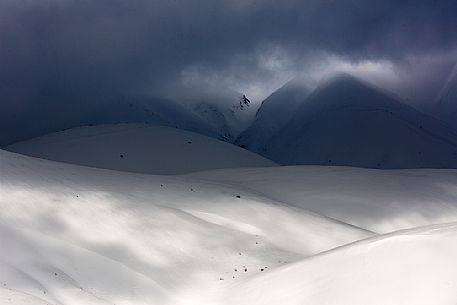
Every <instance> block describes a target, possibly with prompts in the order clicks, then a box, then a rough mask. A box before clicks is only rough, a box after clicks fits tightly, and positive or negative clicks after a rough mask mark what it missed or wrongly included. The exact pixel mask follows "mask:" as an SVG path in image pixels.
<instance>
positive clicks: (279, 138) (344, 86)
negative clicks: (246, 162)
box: [0, 74, 457, 168]
mask: <svg viewBox="0 0 457 305" xmlns="http://www.w3.org/2000/svg"><path fill="white" fill-rule="evenodd" d="M455 98H457V93H456V92H455V88H454V87H453V86H452V85H451V86H449V90H447V91H446V92H445V94H444V95H443V100H442V101H440V103H439V109H438V113H437V114H436V115H437V116H438V117H441V118H442V119H443V121H440V120H439V119H436V118H434V117H432V116H431V115H427V114H424V113H422V112H420V111H418V110H416V109H415V108H413V107H411V106H408V105H406V104H404V103H403V102H402V101H401V100H400V99H399V98H398V97H396V96H394V95H393V94H391V93H389V92H386V91H384V90H382V89H380V88H377V87H375V86H373V85H371V84H368V83H366V82H364V81H362V80H360V79H357V78H355V77H353V76H351V75H348V74H339V75H336V76H334V77H332V78H330V79H327V80H325V81H323V82H322V83H321V84H320V85H319V86H318V87H317V88H316V89H314V90H313V91H311V90H310V89H309V88H308V86H307V85H306V84H305V83H304V82H303V81H300V80H299V79H293V80H291V81H289V82H288V83H286V84H285V85H284V86H283V87H281V88H280V89H278V90H277V91H275V92H274V93H272V94H271V95H270V96H269V97H268V98H266V99H265V100H264V101H263V102H262V104H261V105H260V107H258V106H256V105H251V104H250V101H249V99H248V98H247V97H245V96H244V95H243V94H241V93H239V92H236V91H233V90H228V89H227V90H209V89H208V91H207V92H200V93H198V92H192V90H189V93H188V94H186V95H184V97H181V98H170V99H165V98H153V97H144V96H136V97H129V98H127V97H125V98H119V99H116V100H112V101H110V102H106V103H101V104H88V103H86V104H85V106H84V107H82V106H81V107H80V108H77V106H75V105H73V106H72V107H73V108H71V107H67V108H65V107H62V105H54V106H55V107H54V106H53V105H51V104H46V105H44V106H43V109H35V110H33V111H32V110H29V111H27V112H26V114H25V115H24V116H23V117H20V118H15V117H8V116H7V115H5V114H4V115H1V114H0V118H1V119H2V120H0V130H1V132H0V146H2V147H4V146H6V145H8V144H12V143H16V142H19V141H22V140H25V139H30V138H33V137H36V136H40V135H44V134H47V133H52V132H56V131H60V130H63V129H67V128H73V127H78V126H82V125H99V124H112V123H148V124H151V125H159V126H168V127H175V128H179V129H184V130H188V131H193V132H196V133H200V134H203V135H206V136H209V137H213V138H216V139H219V140H223V141H226V142H231V143H234V144H236V145H238V146H240V147H242V148H246V149H248V150H250V151H252V152H255V153H258V154H260V155H262V156H264V157H266V158H268V159H270V160H272V161H275V162H276V163H279V164H283V165H293V164H314V165H344V166H357V167H368V168H457V132H456V131H454V130H457V124H452V123H453V120H452V118H453V117H454V115H455V114H456V113H457V106H455V103H454V102H452V101H453V100H454V99H455ZM178 100H179V101H178ZM74 107H76V108H74ZM50 118H52V119H50Z"/></svg>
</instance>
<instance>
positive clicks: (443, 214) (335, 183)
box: [192, 166, 457, 233]
mask: <svg viewBox="0 0 457 305" xmlns="http://www.w3.org/2000/svg"><path fill="white" fill-rule="evenodd" d="M192 177H198V178H201V179H207V180H208V181H218V182H220V183H224V184H229V185H233V186H236V187H242V188H244V189H245V190H246V191H250V192H256V193H258V194H261V195H263V196H266V197H268V198H271V199H273V200H276V201H279V202H284V203H287V204H289V205H291V206H295V207H298V208H302V209H306V210H309V211H313V212H315V213H318V214H320V215H326V216H328V217H331V218H333V219H337V220H340V221H342V222H345V223H349V224H353V225H356V226H358V227H362V228H365V229H367V230H370V231H373V232H377V233H387V232H391V231H395V230H400V229H407V228H413V227H417V226H424V225H429V224H434V223H444V222H452V221H457V171H456V170H431V169H411V170H375V169H363V168H351V167H342V166H339V167H332V166H282V167H273V168H257V169H255V168H253V169H236V170H235V169H232V170H216V171H210V172H204V173H195V174H192Z"/></svg>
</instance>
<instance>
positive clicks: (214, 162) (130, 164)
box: [6, 124, 275, 174]
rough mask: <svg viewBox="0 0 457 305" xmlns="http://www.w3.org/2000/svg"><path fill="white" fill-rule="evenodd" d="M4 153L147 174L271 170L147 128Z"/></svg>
mask: <svg viewBox="0 0 457 305" xmlns="http://www.w3.org/2000/svg"><path fill="white" fill-rule="evenodd" d="M6 149H7V150H9V151H14V152H20V153H23V154H26V155H30V156H34V157H40V158H44V159H48V160H54V161H61V162H67V163H73V164H79V165H86V166H93V167H99V168H107V169H114V170H122V171H130V172H137V173H148V174H177V173H188V172H193V171H200V170H208V169H216V168H232V167H259V166H273V165H275V163H274V162H272V161H270V160H267V159H265V158H263V157H261V156H259V155H256V154H254V153H252V152H249V151H247V150H244V149H241V148H239V147H237V146H235V145H232V144H229V143H225V142H222V141H218V140H216V139H213V138H209V137H206V136H203V135H199V134H196V133H192V132H189V131H184V130H180V129H176V128H170V127H165V126H154V125H148V124H111V125H97V126H84V127H79V128H73V129H69V130H65V131H61V132H57V133H53V134H48V135H45V136H42V137H38V138H34V139H31V140H27V141H23V142H19V143H16V144H13V145H11V146H8V147H6Z"/></svg>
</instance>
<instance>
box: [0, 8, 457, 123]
mask: <svg viewBox="0 0 457 305" xmlns="http://www.w3.org/2000/svg"><path fill="white" fill-rule="evenodd" d="M456 61H457V1H456V0H448V1H446V0H425V1H421V0H411V1H400V0H392V1H386V0H384V1H381V0H380V1H369V0H363V1H362V0H353V1H349V0H347V1H346V0H307V1H306V0H281V1H278V0H264V1H261V0H231V1H217V0H174V1H165V0H160V1H159V0H80V1H76V0H75V1H73V0H1V1H0V103H1V109H0V110H1V111H3V112H4V113H14V114H20V113H21V112H22V111H26V110H27V109H30V107H33V106H35V107H36V105H40V104H45V103H51V101H56V100H58V101H60V103H62V104H63V105H64V104H65V103H81V102H82V101H91V102H95V101H101V100H109V99H111V98H115V97H116V96H120V95H122V96H129V95H130V94H132V93H141V94H151V95H172V94H177V95H179V92H180V90H179V88H180V87H182V86H197V87H198V86H203V87H205V86H206V87H212V88H218V87H229V88H232V89H235V90H238V91H240V92H243V93H246V94H247V95H248V96H250V97H251V98H252V99H253V100H255V101H260V100H261V99H262V98H263V97H265V96H267V95H268V94H270V93H271V92H272V91H273V90H275V89H276V88H278V87H279V86H281V85H282V84H283V83H284V82H286V81H287V80H289V79H290V78H292V77H294V76H297V75H302V76H304V77H305V78H306V79H307V80H308V81H309V83H310V84H311V85H313V84H315V83H316V81H318V80H319V79H320V78H321V77H322V76H324V75H326V74H328V73H331V72H332V71H335V70H342V71H348V72H351V73H354V74H356V75H358V76H361V77H364V78H366V79H368V80H370V81H372V82H375V83H376V84H378V85H380V86H382V87H385V88H387V89H389V90H392V91H394V92H396V93H398V94H400V95H401V96H402V97H403V98H405V99H407V100H410V101H412V102H421V103H422V102H425V101H430V103H431V102H432V101H433V100H434V99H435V98H436V96H437V95H438V94H439V91H440V90H441V88H442V86H443V84H444V83H445V81H446V79H447V78H448V76H449V74H451V71H452V69H453V67H454V65H455V63H456ZM62 107H64V106H62Z"/></svg>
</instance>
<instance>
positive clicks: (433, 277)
mask: <svg viewBox="0 0 457 305" xmlns="http://www.w3.org/2000/svg"><path fill="white" fill-rule="evenodd" d="M444 135H446V134H444ZM437 141H438V140H437ZM440 141H441V140H440ZM9 149H14V150H17V151H20V152H24V153H27V154H30V155H32V156H39V157H41V159H40V158H34V157H31V156H25V155H20V154H18V153H13V152H8V151H4V150H0V210H1V211H2V212H1V213H0V241H1V251H0V304H11V305H32V304H33V305H44V304H52V305H80V304H90V305H108V304H110V305H112V304H116V305H133V304H135V305H142V304H145V305H146V304H148V305H149V304H161V305H235V304H237V305H243V304H246V305H268V304H279V303H283V304H288V305H289V304H290V305H294V304H297V305H298V304H311V305H313V304H316V305H321V304H328V305H331V304H351V305H358V304H360V305H362V304H363V305H365V304H374V305H376V304H380V305H381V304H382V305H384V304H402V305H428V304H434V305H451V304H456V303H457V294H456V291H457V277H456V274H457V260H456V259H455V258H456V257H457V170H452V169H447V170H438V169H434V170H431V169H409V170H380V169H362V168H353V167H342V166H338V167H332V166H281V167H280V166H275V164H274V163H273V162H271V161H269V160H267V159H265V158H262V157H260V156H258V155H255V154H253V153H250V152H248V151H246V150H243V149H240V148H239V147H236V146H234V145H231V144H229V143H225V142H222V141H218V140H215V139H211V138H208V137H205V136H202V135H198V134H194V133H192V132H188V131H183V130H178V129H174V128H169V127H158V126H151V125H145V124H133V125H132V124H116V125H101V126H87V127H81V128H75V129H71V130H66V131H62V132H59V133H54V134H50V135H47V136H44V137H40V138H36V139H33V140H29V141H26V142H22V143H18V144H16V145H13V146H11V147H9ZM121 155H122V157H121ZM45 158H46V159H52V160H56V161H65V162H68V163H74V164H68V163H63V162H55V161H50V160H46V159H45ZM75 164H83V165H86V166H81V165H75ZM88 166H94V167H98V168H94V167H88ZM103 168H106V169H103ZM118 170H122V171H118ZM196 171H197V172H196ZM135 172H139V173H135ZM159 173H160V175H158V174H159ZM177 173H178V174H179V175H177ZM405 229H406V230H405Z"/></svg>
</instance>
